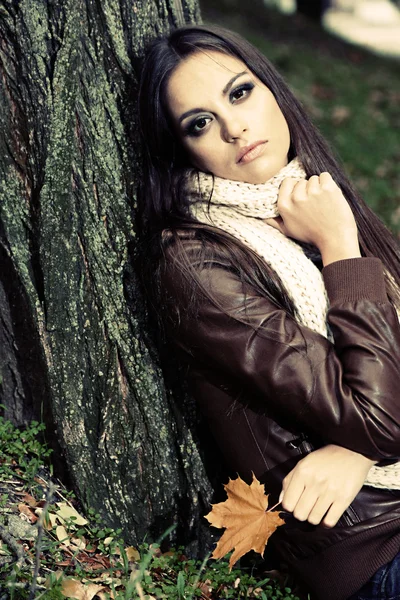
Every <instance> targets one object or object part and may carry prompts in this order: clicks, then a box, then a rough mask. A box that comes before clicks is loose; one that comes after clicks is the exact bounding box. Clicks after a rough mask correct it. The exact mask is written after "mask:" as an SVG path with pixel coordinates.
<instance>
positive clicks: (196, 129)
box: [185, 115, 211, 136]
mask: <svg viewBox="0 0 400 600" xmlns="http://www.w3.org/2000/svg"><path fill="white" fill-rule="evenodd" d="M210 121H211V117H207V116H205V115H204V116H201V117H197V119H195V120H194V121H192V122H191V123H190V124H189V125H188V127H187V128H186V129H185V134H186V135H193V136H196V135H201V134H202V133H203V130H204V129H205V128H206V126H207V125H208V123H209V122H210Z"/></svg>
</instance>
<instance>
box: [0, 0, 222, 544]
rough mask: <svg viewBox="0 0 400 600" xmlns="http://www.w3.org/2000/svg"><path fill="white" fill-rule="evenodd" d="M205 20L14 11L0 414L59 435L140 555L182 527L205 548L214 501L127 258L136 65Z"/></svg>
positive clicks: (6, 1) (84, 2)
mask: <svg viewBox="0 0 400 600" xmlns="http://www.w3.org/2000/svg"><path fill="white" fill-rule="evenodd" d="M199 20H200V14H199V7H198V3H197V0H183V1H182V2H181V1H179V0H142V1H140V0H138V1H136V0H133V2H132V1H131V0H101V1H99V0H63V1H60V0H47V1H46V2H43V0H3V2H2V4H1V6H0V75H1V88H0V120H1V121H0V126H1V139H0V199H1V205H0V361H1V363H0V369H1V371H0V392H1V393H0V402H1V403H2V404H3V405H4V407H5V408H4V414H5V416H6V417H7V418H9V419H11V420H12V421H13V422H14V423H16V424H24V423H26V422H28V421H29V420H31V419H32V418H36V419H39V420H41V419H44V420H45V422H46V424H47V430H48V434H49V436H51V435H52V434H55V435H54V439H53V446H55V447H56V444H57V443H58V444H59V447H58V450H57V455H58V459H59V462H61V461H62V462H64V463H65V464H67V465H68V471H69V474H70V476H71V478H72V482H73V485H74V488H75V490H76V491H77V493H78V497H79V498H80V500H81V501H82V503H83V505H84V506H85V507H89V506H91V507H93V508H95V509H96V510H97V511H99V512H100V513H101V515H102V517H103V519H104V520H105V522H106V523H107V524H108V525H110V526H113V527H122V528H123V531H124V534H125V536H126V538H127V539H128V540H129V541H131V542H133V543H137V542H138V541H139V540H141V539H142V538H143V537H144V536H145V534H147V535H148V536H149V537H150V538H154V537H156V536H157V535H159V534H161V533H162V532H163V531H164V530H165V529H166V528H167V527H168V526H169V525H171V524H173V523H178V525H179V527H178V530H177V532H176V533H175V537H176V538H177V539H178V540H179V541H183V542H184V543H188V542H189V541H190V540H191V539H195V538H196V536H197V534H198V531H197V529H198V527H199V523H200V522H201V521H200V515H201V514H202V511H203V510H204V506H205V504H206V503H207V502H208V501H209V498H210V494H211V485H210V482H209V478H208V477H207V473H206V470H205V467H204V461H203V458H202V457H201V456H200V454H199V451H198V444H197V443H196V440H195V438H194V437H193V433H192V428H191V427H190V426H189V425H188V423H187V420H186V419H185V418H184V417H183V416H182V410H181V408H178V404H177V401H176V399H174V398H173V397H171V394H169V393H167V392H166V390H165V387H164V384H163V379H162V376H161V372H160V368H159V365H158V362H157V358H156V357H155V355H154V352H152V350H151V347H149V343H148V341H147V338H148V336H147V335H146V327H145V325H144V323H145V315H144V311H143V302H142V299H141V297H140V292H139V290H138V289H137V286H136V284H135V280H134V276H133V274H132V272H131V269H130V267H129V255H128V246H129V245H132V244H133V245H134V239H135V238H134V206H135V184H136V182H137V181H138V180H139V178H140V148H139V145H138V136H137V117H136V113H135V101H136V92H137V74H136V72H137V65H138V64H139V62H140V57H141V55H142V53H143V47H144V44H145V42H146V41H147V40H148V39H150V38H151V37H153V36H154V35H155V34H158V33H160V32H163V31H167V30H168V29H170V28H171V27H175V26H179V25H182V24H184V23H185V22H186V23H190V22H196V21H197V22H198V21H199ZM127 275H128V276H127ZM127 282H129V283H127Z"/></svg>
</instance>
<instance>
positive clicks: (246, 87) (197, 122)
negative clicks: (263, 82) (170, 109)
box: [183, 81, 254, 137]
mask: <svg viewBox="0 0 400 600" xmlns="http://www.w3.org/2000/svg"><path fill="white" fill-rule="evenodd" d="M253 89H254V83H252V82H251V81H249V82H247V83H242V84H241V85H238V86H237V87H235V88H234V89H233V90H231V91H230V93H229V100H230V101H231V102H239V101H240V100H243V99H244V98H247V96H249V95H250V93H251V91H252V90H253ZM210 120H211V117H210V116H209V115H199V116H198V117H196V118H195V119H193V121H191V122H190V123H189V124H188V125H187V126H186V127H185V129H184V131H183V135H184V136H190V137H198V136H200V135H201V134H202V133H203V131H204V129H205V127H206V126H207V123H208V122H209V121H210Z"/></svg>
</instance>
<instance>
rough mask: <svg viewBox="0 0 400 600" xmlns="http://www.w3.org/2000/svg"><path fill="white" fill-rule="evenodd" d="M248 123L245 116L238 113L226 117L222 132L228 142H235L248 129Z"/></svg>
mask: <svg viewBox="0 0 400 600" xmlns="http://www.w3.org/2000/svg"><path fill="white" fill-rule="evenodd" d="M247 129H248V124H247V122H246V120H245V119H244V117H243V116H240V115H238V114H235V115H230V116H228V117H226V118H225V119H224V121H223V123H222V127H221V134H222V137H223V139H224V140H225V141H226V142H234V141H235V140H236V139H239V138H240V137H241V136H242V134H243V133H244V132H245V131H247Z"/></svg>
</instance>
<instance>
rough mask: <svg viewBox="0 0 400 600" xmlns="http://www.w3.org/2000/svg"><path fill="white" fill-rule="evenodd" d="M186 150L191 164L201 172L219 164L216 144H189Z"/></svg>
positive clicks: (206, 142) (205, 142)
mask: <svg viewBox="0 0 400 600" xmlns="http://www.w3.org/2000/svg"><path fill="white" fill-rule="evenodd" d="M185 149H186V151H187V153H188V156H189V159H190V162H191V164H192V165H193V166H195V167H197V168H199V169H200V170H210V166H211V165H213V166H215V164H216V163H217V162H218V152H216V150H215V147H214V144H212V143H210V142H208V141H204V142H203V143H201V142H199V143H198V144H197V145H196V146H192V145H190V144H187V145H186V148H185Z"/></svg>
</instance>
